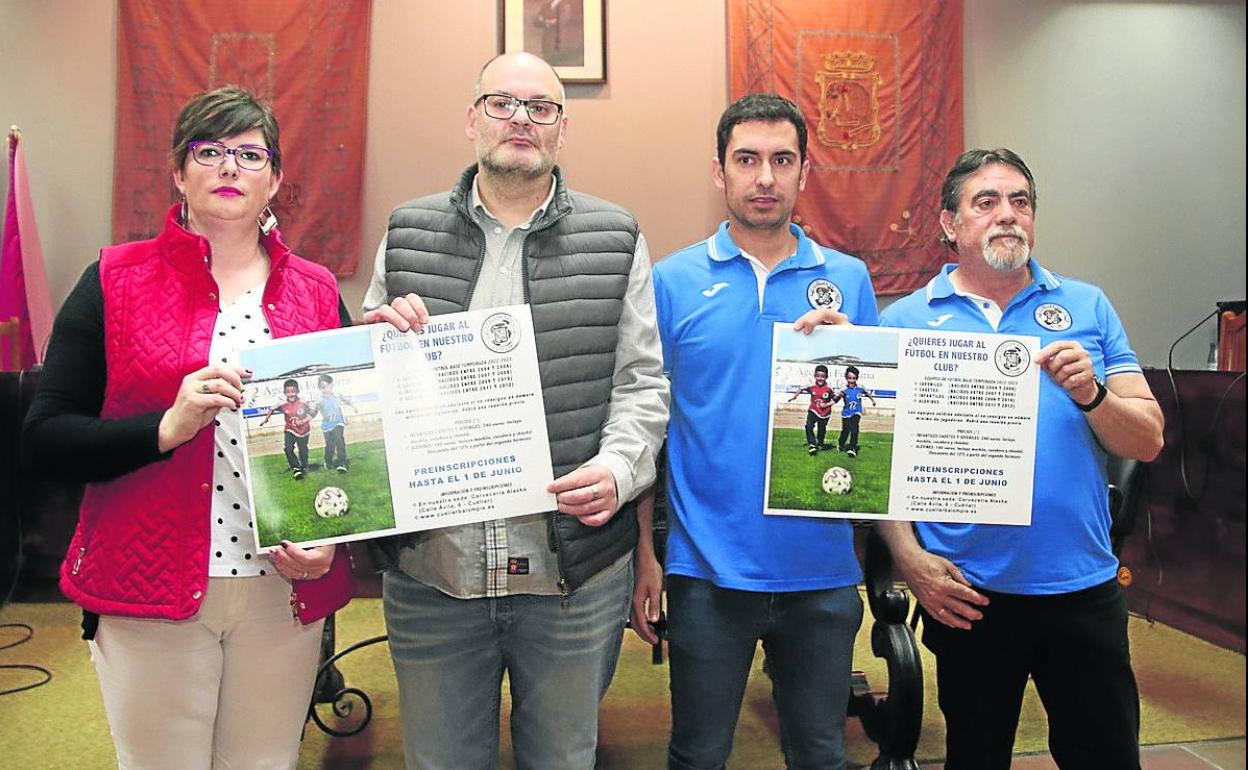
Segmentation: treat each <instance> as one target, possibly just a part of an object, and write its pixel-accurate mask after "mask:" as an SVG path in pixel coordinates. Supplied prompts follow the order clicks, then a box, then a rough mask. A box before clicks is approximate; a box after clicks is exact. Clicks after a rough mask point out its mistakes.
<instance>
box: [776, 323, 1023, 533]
mask: <svg viewBox="0 0 1248 770" xmlns="http://www.w3.org/2000/svg"><path fill="white" fill-rule="evenodd" d="M1039 344H1040V343H1039V339H1037V338H1035V337H1011V336H1006V335H997V334H973V333H964V332H939V331H915V330H906V329H877V328H863V327H830V326H825V327H820V328H818V329H816V330H815V331H814V332H813V333H812V334H810V335H809V336H806V335H803V334H800V333H798V332H795V331H793V329H792V327H791V326H790V325H787V324H776V326H775V336H774V339H773V346H772V351H773V352H772V388H771V410H770V414H771V430H770V434H771V443H770V445H769V450H768V458H767V467H768V472H767V483H766V512H767V513H768V514H774V515H790V516H826V517H832V518H855V519H883V518H889V519H900V520H912V521H952V522H968V523H972V522H973V523H978V524H1028V523H1030V522H1031V492H1032V483H1033V474H1034V470H1035V449H1036V409H1037V405H1038V397H1039V367H1038V366H1036V365H1035V364H1034V363H1033V362H1034V359H1035V356H1036V353H1037V352H1039Z"/></svg>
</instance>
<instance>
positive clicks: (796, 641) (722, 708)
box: [667, 575, 862, 770]
mask: <svg viewBox="0 0 1248 770" xmlns="http://www.w3.org/2000/svg"><path fill="white" fill-rule="evenodd" d="M667 605H668V616H669V618H668V635H669V636H668V638H669V641H670V643H671V676H672V741H671V744H670V745H669V746H668V754H667V766H668V768H669V770H713V769H718V768H723V767H724V766H725V763H727V761H728V755H729V754H731V753H732V734H733V731H734V730H735V729H736V726H737V717H738V714H739V713H740V711H741V699H742V698H743V697H744V695H745V684H746V680H747V679H748V678H749V674H750V665H751V663H752V662H753V660H754V650H755V648H756V647H757V646H758V640H759V639H762V641H763V650H764V652H765V653H766V655H767V670H768V672H769V673H770V675H771V681H772V685H771V693H772V698H774V700H775V702H776V710H777V711H778V713H779V715H780V743H781V748H782V749H783V751H784V757H785V764H786V765H787V766H788V767H789V768H791V769H792V770H797V768H801V769H802V770H814V769H815V768H818V770H825V769H826V770H841V769H842V768H844V767H845V745H844V737H845V736H844V733H845V707H846V705H847V704H848V702H849V675H850V670H851V661H852V658H853V651H854V636H855V635H856V634H857V632H858V626H859V625H860V624H861V623H862V598H861V597H859V595H858V589H857V587H856V586H847V587H845V588H835V589H830V590H824V591H793V592H786V593H764V592H755V591H735V590H732V589H727V588H720V587H718V586H716V585H715V584H714V583H711V582H710V581H708V580H698V579H695V578H689V577H683V576H680V575H669V576H668V578H667Z"/></svg>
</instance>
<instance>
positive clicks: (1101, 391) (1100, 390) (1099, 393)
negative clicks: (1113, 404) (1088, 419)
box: [1075, 377, 1109, 412]
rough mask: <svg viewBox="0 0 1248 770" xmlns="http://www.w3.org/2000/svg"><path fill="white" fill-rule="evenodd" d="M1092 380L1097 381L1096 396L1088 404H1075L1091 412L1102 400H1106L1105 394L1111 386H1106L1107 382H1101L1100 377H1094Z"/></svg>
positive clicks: (1082, 409)
mask: <svg viewBox="0 0 1248 770" xmlns="http://www.w3.org/2000/svg"><path fill="white" fill-rule="evenodd" d="M1092 381H1093V382H1095V383H1096V396H1095V397H1094V398H1093V399H1092V400H1091V401H1089V402H1088V403H1086V404H1080V403H1079V402H1077V401H1076V402H1075V406H1077V407H1079V409H1080V410H1081V411H1084V412H1090V411H1092V410H1093V409H1095V408H1097V407H1098V406H1100V405H1101V402H1102V401H1104V400H1105V394H1106V393H1109V388H1107V387H1105V383H1103V382H1101V378H1100V377H1093V378H1092Z"/></svg>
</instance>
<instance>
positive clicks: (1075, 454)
mask: <svg viewBox="0 0 1248 770" xmlns="http://www.w3.org/2000/svg"><path fill="white" fill-rule="evenodd" d="M1035 207H1036V191H1035V180H1034V179H1033V178H1032V174H1031V171H1030V170H1029V169H1028V168H1027V165H1026V164H1025V163H1023V160H1022V158H1020V157H1018V155H1016V154H1014V153H1013V152H1011V151H1010V150H1007V149H996V150H970V151H968V152H966V153H965V154H963V155H962V157H960V158H959V159H958V161H957V163H955V164H954V166H953V169H952V170H951V171H950V172H949V174H948V176H947V177H946V178H945V183H944V188H943V190H942V208H943V211H941V214H940V225H941V228H942V230H943V231H944V235H945V239H946V242H947V243H948V244H949V246H950V248H951V249H953V250H954V251H955V252H956V253H957V254H958V257H959V261H958V264H956V265H946V266H945V268H944V269H943V270H942V271H941V272H940V273H939V274H938V275H937V276H936V277H935V278H933V279H932V280H931V282H930V283H928V285H927V286H926V287H925V288H923V289H920V290H919V291H917V292H915V293H914V294H912V295H910V296H909V297H906V298H904V299H902V300H899V301H898V302H896V303H894V304H893V305H892V306H890V307H889V308H888V309H887V310H885V312H884V313H883V314H882V315H881V317H880V324H881V325H882V326H896V327H910V328H929V327H936V328H939V329H941V330H945V331H973V332H999V333H1009V334H1028V335H1036V336H1039V337H1040V340H1041V344H1042V345H1043V346H1044V347H1043V348H1042V349H1041V351H1040V353H1039V355H1038V356H1037V357H1036V363H1037V364H1039V365H1040V366H1041V367H1042V368H1043V370H1044V372H1045V376H1043V377H1042V380H1041V385H1040V404H1039V412H1038V420H1037V444H1038V446H1040V447H1047V448H1048V449H1047V450H1046V451H1041V452H1040V453H1038V455H1037V457H1036V468H1035V485H1034V492H1033V500H1032V520H1031V524H1030V525H1029V526H1023V527H1019V526H999V525H986V524H940V523H920V524H917V525H916V526H915V527H914V528H912V527H911V525H910V524H908V523H905V522H890V523H884V524H881V528H882V531H883V534H884V536H885V538H886V539H887V541H888V543H889V546H890V548H891V550H892V552H893V555H894V557H895V559H896V563H897V567H898V569H899V570H900V572H901V574H902V576H903V577H904V578H905V580H906V582H907V583H908V584H909V585H910V588H911V589H912V590H913V591H914V594H915V597H916V598H917V599H918V601H919V604H920V608H921V610H920V611H921V612H922V615H923V620H924V634H923V643H924V644H925V645H926V646H927V647H928V648H929V649H930V650H931V651H932V652H933V654H935V656H936V681H937V689H938V698H939V703H940V708H941V711H942V712H943V713H944V716H945V722H946V726H947V737H946V750H947V754H948V758H947V760H946V763H945V767H946V768H947V769H948V770H967V768H977V769H978V768H984V769H987V768H994V769H995V768H1000V769H1001V770H1006V769H1007V768H1009V766H1010V760H1011V754H1012V751H1013V745H1014V734H1015V730H1016V728H1017V726H1018V716H1019V710H1020V708H1021V703H1022V697H1023V690H1024V687H1025V686H1026V684H1027V679H1028V677H1029V676H1030V677H1031V679H1032V680H1033V681H1034V682H1035V684H1036V690H1037V691H1038V693H1039V695H1040V699H1041V700H1042V701H1043V703H1044V706H1045V709H1046V710H1047V712H1048V717H1049V747H1050V749H1051V751H1052V753H1053V758H1054V760H1055V761H1056V762H1057V764H1058V766H1059V767H1061V768H1063V769H1064V770H1068V769H1069V768H1098V770H1137V769H1138V767H1139V747H1138V743H1139V720H1140V712H1139V708H1140V707H1139V693H1138V691H1137V689H1136V684H1135V677H1134V674H1133V673H1132V670H1131V656H1130V650H1129V646H1128V642H1127V608H1126V602H1125V600H1124V598H1123V596H1122V592H1121V590H1120V589H1119V587H1118V584H1117V581H1116V580H1115V575H1116V573H1117V567H1118V562H1117V559H1116V558H1115V556H1114V554H1113V552H1112V550H1111V548H1110V539H1109V526H1110V521H1109V510H1108V501H1107V494H1106V474H1105V460H1106V452H1111V453H1113V454H1116V455H1119V456H1122V457H1131V458H1136V459H1140V460H1151V459H1152V458H1153V457H1155V456H1156V455H1157V453H1158V452H1159V451H1160V450H1161V442H1162V435H1161V431H1162V416H1161V410H1160V409H1159V408H1158V406H1157V402H1156V400H1155V399H1154V398H1153V395H1152V393H1151V392H1150V391H1149V388H1148V384H1147V383H1146V382H1145V380H1144V375H1143V373H1142V372H1141V370H1140V366H1139V363H1138V361H1137V359H1136V355H1135V353H1134V352H1133V351H1132V350H1131V348H1130V346H1129V344H1128V343H1127V336H1126V333H1125V332H1124V330H1123V328H1122V323H1121V322H1120V321H1119V319H1118V316H1117V314H1116V313H1115V312H1114V309H1113V307H1112V306H1111V305H1110V303H1109V300H1108V299H1107V298H1106V297H1105V295H1104V293H1103V292H1101V290H1100V289H1098V288H1096V287H1095V286H1091V285H1089V284H1086V283H1082V282H1080V281H1077V280H1074V279H1072V278H1068V277H1065V276H1059V275H1057V274H1056V273H1053V272H1052V271H1050V270H1046V269H1045V268H1044V267H1041V265H1040V263H1038V262H1036V261H1035V260H1034V259H1032V258H1031V249H1032V246H1033V245H1034V243H1035V229H1034V224H1035ZM916 529H917V538H916V533H915V530H916Z"/></svg>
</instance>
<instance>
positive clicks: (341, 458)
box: [324, 425, 347, 469]
mask: <svg viewBox="0 0 1248 770" xmlns="http://www.w3.org/2000/svg"><path fill="white" fill-rule="evenodd" d="M346 431H347V429H346V427H344V426H342V425H339V426H338V427H337V428H333V429H331V430H327V431H325V432H324V433H325V468H326V469H329V468H345V467H347V438H346V435H345V434H346Z"/></svg>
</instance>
